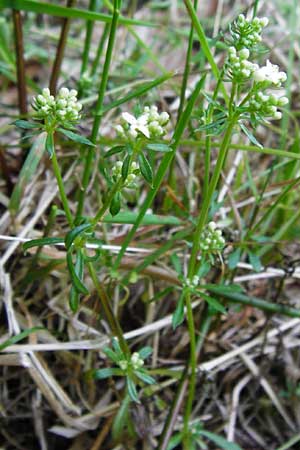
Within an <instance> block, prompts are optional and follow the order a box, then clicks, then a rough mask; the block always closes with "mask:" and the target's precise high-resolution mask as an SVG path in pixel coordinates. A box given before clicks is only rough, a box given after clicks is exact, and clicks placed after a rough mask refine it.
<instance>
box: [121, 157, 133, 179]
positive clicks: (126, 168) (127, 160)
mask: <svg viewBox="0 0 300 450" xmlns="http://www.w3.org/2000/svg"><path fill="white" fill-rule="evenodd" d="M130 160H131V156H130V155H127V156H126V157H125V159H124V161H123V165H122V180H123V181H125V180H126V178H127V176H128V172H129V167H130Z"/></svg>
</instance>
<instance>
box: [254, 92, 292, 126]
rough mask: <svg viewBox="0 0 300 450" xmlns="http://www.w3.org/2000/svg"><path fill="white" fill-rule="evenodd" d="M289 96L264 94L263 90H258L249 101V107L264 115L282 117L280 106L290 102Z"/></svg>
mask: <svg viewBox="0 0 300 450" xmlns="http://www.w3.org/2000/svg"><path fill="white" fill-rule="evenodd" d="M288 101H289V100H288V98H287V97H284V96H278V95H276V94H275V93H271V94H264V93H263V92H261V91H258V92H256V93H255V94H254V95H253V96H252V97H251V99H250V101H249V109H250V111H251V109H252V110H253V111H255V112H257V113H258V114H260V115H261V116H263V117H270V118H272V119H277V120H278V119H281V117H282V114H281V112H280V111H278V109H277V108H278V107H282V106H284V105H286V104H287V103H288Z"/></svg>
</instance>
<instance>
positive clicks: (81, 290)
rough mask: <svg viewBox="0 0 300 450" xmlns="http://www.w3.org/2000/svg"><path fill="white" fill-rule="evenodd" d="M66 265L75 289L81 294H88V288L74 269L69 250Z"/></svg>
mask: <svg viewBox="0 0 300 450" xmlns="http://www.w3.org/2000/svg"><path fill="white" fill-rule="evenodd" d="M67 266H68V270H69V273H70V276H71V279H72V283H73V285H74V287H75V289H76V290H77V291H78V292H79V293H81V294H85V295H88V293H89V291H88V289H87V288H86V287H85V285H84V284H83V282H82V281H81V280H80V278H79V277H78V275H77V273H76V271H75V267H74V264H73V258H72V253H71V251H68V252H67Z"/></svg>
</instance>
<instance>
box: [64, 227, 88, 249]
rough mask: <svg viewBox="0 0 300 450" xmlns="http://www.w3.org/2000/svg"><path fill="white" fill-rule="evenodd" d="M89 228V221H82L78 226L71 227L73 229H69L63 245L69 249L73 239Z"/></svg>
mask: <svg viewBox="0 0 300 450" xmlns="http://www.w3.org/2000/svg"><path fill="white" fill-rule="evenodd" d="M89 228H91V224H90V223H83V224H82V225H79V226H78V227H75V228H73V230H71V231H69V233H67V235H66V237H65V246H66V249H67V250H69V248H70V247H71V245H72V244H73V242H74V240H75V239H76V238H77V237H78V236H80V235H81V234H82V233H84V232H85V231H87V230H88V229H89Z"/></svg>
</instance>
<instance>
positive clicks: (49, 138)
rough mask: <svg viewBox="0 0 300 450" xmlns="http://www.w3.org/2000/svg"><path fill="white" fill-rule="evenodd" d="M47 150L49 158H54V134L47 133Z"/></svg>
mask: <svg viewBox="0 0 300 450" xmlns="http://www.w3.org/2000/svg"><path fill="white" fill-rule="evenodd" d="M45 149H46V150H47V152H48V155H49V157H50V158H52V156H53V153H54V139H53V133H47V137H46V143H45Z"/></svg>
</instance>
